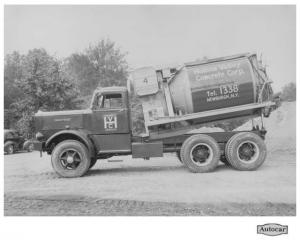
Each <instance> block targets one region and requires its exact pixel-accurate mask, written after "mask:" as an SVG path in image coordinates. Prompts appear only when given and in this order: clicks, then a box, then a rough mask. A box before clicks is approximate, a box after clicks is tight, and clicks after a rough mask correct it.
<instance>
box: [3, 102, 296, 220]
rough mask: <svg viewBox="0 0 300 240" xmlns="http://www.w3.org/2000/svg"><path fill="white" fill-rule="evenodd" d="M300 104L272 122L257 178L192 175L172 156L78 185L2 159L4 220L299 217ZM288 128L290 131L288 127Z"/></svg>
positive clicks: (105, 170) (27, 156) (122, 165)
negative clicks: (299, 145)
mask: <svg viewBox="0 0 300 240" xmlns="http://www.w3.org/2000/svg"><path fill="white" fill-rule="evenodd" d="M295 121H296V120H295V103H287V104H285V105H283V107H281V108H280V109H278V110H277V111H276V112H275V113H274V114H272V115H271V118H269V119H268V120H267V127H269V128H268V130H269V133H268V137H267V139H266V144H267V148H268V156H267V159H266V161H265V163H264V164H263V165H262V166H261V167H260V168H259V169H258V170H256V171H251V172H242V171H236V170H233V169H231V168H229V167H227V166H225V165H224V164H221V163H220V165H219V166H218V168H217V169H216V171H214V172H211V173H205V174H200V173H198V174H195V173H191V172H189V171H188V170H187V169H186V168H185V167H184V166H183V165H182V164H181V163H180V162H179V161H178V159H177V158H176V156H175V155H173V154H166V155H165V156H164V157H163V158H153V159H150V160H148V161H145V160H142V159H131V157H130V156H126V157H113V158H111V159H107V160H102V161H98V162H97V163H96V165H95V166H94V167H93V169H91V170H90V171H89V172H88V174H87V175H86V176H84V177H81V178H74V179H64V178H59V177H58V176H56V174H55V173H54V172H53V170H52V167H51V162H50V156H48V155H46V154H44V155H43V157H42V158H40V156H39V153H38V152H33V153H17V154H14V155H6V156H4V213H5V215H6V216H11V215H14V216H15V215H22V216H23V215H33V216H35V215H59V216H61V215H63V216H64V215H80V216H82V215H98V216H99V215H101V216H107V215H119V216H124V215H147V216H148V215H156V216H157V215H172V216H174V215H180V216H181V215H204V216H207V215H226V216H229V215H233V216H238V215H244V216H251V215H255V216H263V215H268V216H271V215H272V216H282V215H283V216H291V215H292V216H294V215H295V214H296V146H295V142H296V135H295V128H294V127H291V126H295V125H296V124H295ZM286 126H290V127H286Z"/></svg>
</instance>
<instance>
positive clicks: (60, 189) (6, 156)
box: [2, 3, 297, 239]
mask: <svg viewBox="0 0 300 240" xmlns="http://www.w3.org/2000/svg"><path fill="white" fill-rule="evenodd" d="M83 4H84V3H83ZM149 4H150V3H149ZM3 11H4V18H3V19H4V35H3V40H4V49H3V78H2V79H3V85H2V86H3V105H2V106H3V109H2V111H3V133H2V136H3V138H4V145H3V158H2V159H3V160H2V164H3V182H4V183H3V215H4V218H8V219H12V218H11V217H23V218H21V219H23V220H24V221H26V219H27V218H26V217H42V216H43V217H49V216H51V217H64V216H69V217H70V216H72V217H83V216H85V217H91V216H93V217H109V216H110V217H112V216H113V217H127V216H131V217H149V216H151V217H162V216H169V217H179V216H180V217H181V218H180V219H181V221H184V219H189V217H203V218H200V220H199V222H198V223H197V224H198V227H199V230H200V228H201V222H200V221H205V218H204V217H211V216H213V217H214V218H215V219H219V218H218V217H220V216H222V217H231V216H234V217H241V216H242V217H292V219H295V217H296V113H297V111H296V5H196V4H194V5H121V4H119V5H95V4H93V5H92V4H91V5H88V4H87V5H75V4H74V5H72V4H71V3H70V4H65V5H54V4H53V5H50V4H49V5H18V4H14V5H13V4H6V5H3ZM24 217H25V218H24ZM67 219H68V218H67ZM101 219H102V218H101ZM146 219H147V218H146ZM167 219H168V218H167ZM194 219H195V220H196V219H198V218H194ZM221 219H222V218H221ZM255 219H256V218H255ZM258 219H259V221H257V222H255V223H254V224H255V225H253V226H254V228H253V229H251V231H252V234H253V236H254V237H260V236H259V234H263V235H269V236H275V235H282V236H281V237H286V235H287V237H288V236H289V234H290V232H293V231H296V229H292V228H291V227H290V228H288V224H287V223H286V222H285V221H277V220H275V219H276V218H273V219H274V221H268V220H267V219H265V220H264V218H258ZM271 219H272V218H271ZM278 219H282V218H278ZM283 219H285V218H283ZM224 220H225V219H224ZM237 220H238V218H237ZM82 221H83V219H82ZM104 221H105V218H104ZM256 226H257V229H256ZM66 228H68V230H70V231H73V232H74V230H75V229H72V227H69V226H67V225H66ZM71 229H72V230H71ZM98 237H100V236H98ZM98 237H97V238H98ZM198 237H199V238H200V236H198ZM279 238H280V237H279ZM141 239H142V238H141ZM291 239H292V238H291Z"/></svg>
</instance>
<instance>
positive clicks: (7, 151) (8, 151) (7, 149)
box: [6, 144, 15, 154]
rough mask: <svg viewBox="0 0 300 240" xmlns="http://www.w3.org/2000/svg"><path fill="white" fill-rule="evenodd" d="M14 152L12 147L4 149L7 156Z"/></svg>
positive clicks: (10, 145)
mask: <svg viewBox="0 0 300 240" xmlns="http://www.w3.org/2000/svg"><path fill="white" fill-rule="evenodd" d="M14 151H15V148H14V145H12V144H9V145H8V146H7V147H6V153H7V154H13V153H14Z"/></svg>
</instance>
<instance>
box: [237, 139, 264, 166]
mask: <svg viewBox="0 0 300 240" xmlns="http://www.w3.org/2000/svg"><path fill="white" fill-rule="evenodd" d="M237 155H238V158H239V160H241V161H244V162H247V163H250V162H254V161H256V160H257V158H258V156H259V148H258V146H257V144H256V143H255V142H252V141H245V142H242V143H241V144H240V145H239V146H238V148H237Z"/></svg>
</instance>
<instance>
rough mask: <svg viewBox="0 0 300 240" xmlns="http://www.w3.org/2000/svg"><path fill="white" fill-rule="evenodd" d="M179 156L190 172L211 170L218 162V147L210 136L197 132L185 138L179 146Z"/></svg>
mask: <svg viewBox="0 0 300 240" xmlns="http://www.w3.org/2000/svg"><path fill="white" fill-rule="evenodd" d="M197 155H198V156H197ZM180 156H181V159H182V161H183V163H184V165H185V166H187V168H188V169H189V170H190V171H191V172H194V173H204V172H211V171H213V170H214V169H215V168H216V167H217V165H218V163H219V160H220V148H219V145H218V143H217V142H216V141H215V140H214V139H213V138H212V137H210V136H208V135H204V134H197V135H193V136H191V137H189V138H188V139H186V140H185V142H184V143H183V145H182V147H181V151H180Z"/></svg>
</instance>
